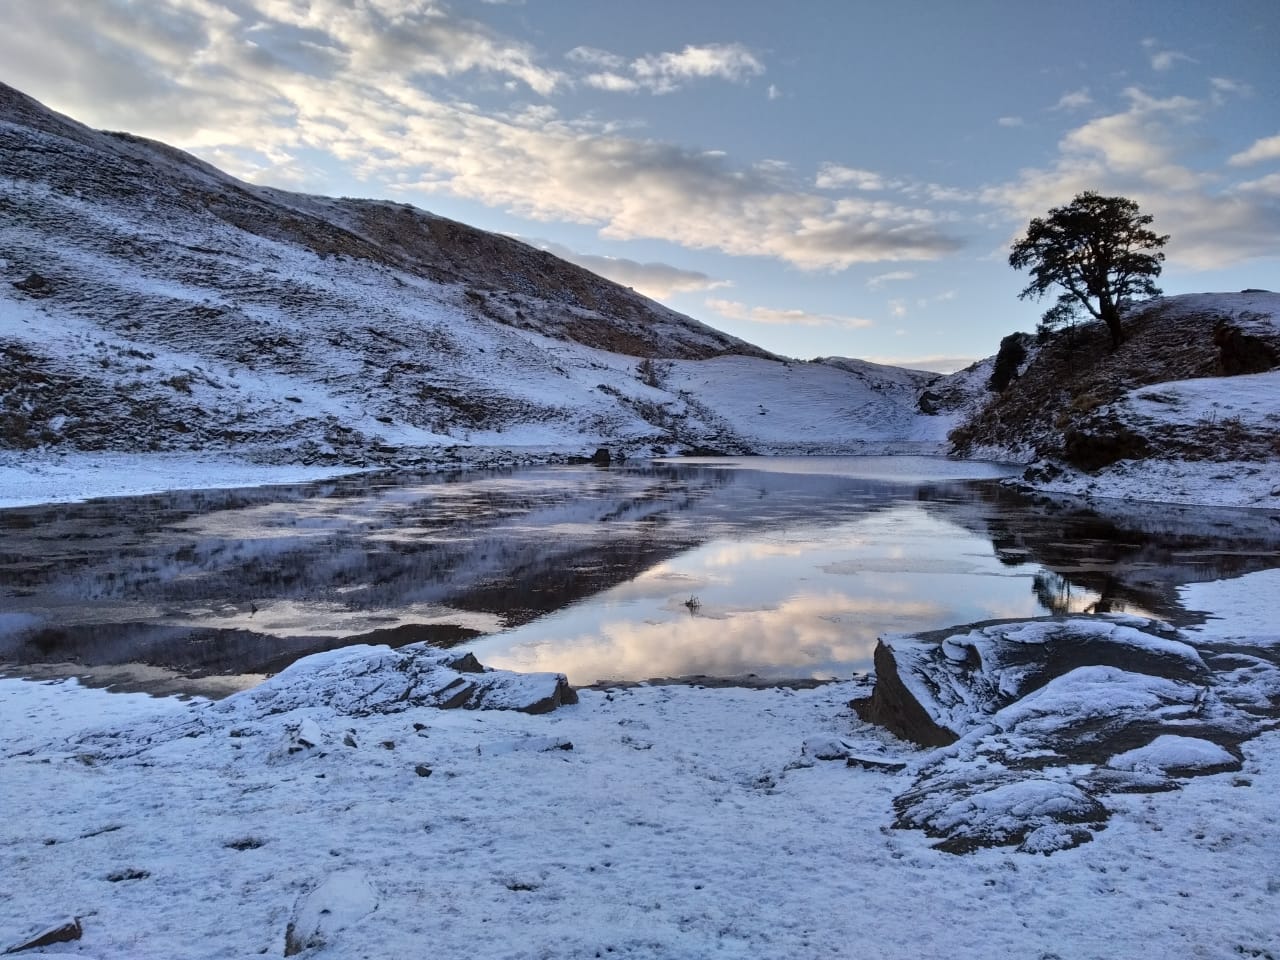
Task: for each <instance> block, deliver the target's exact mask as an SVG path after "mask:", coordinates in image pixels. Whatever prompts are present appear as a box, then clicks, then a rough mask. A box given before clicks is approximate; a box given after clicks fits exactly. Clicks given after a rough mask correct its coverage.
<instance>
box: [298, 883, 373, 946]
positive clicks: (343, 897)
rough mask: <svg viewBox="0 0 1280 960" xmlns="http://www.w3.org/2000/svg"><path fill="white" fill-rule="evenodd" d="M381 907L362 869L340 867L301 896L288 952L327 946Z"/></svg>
mask: <svg viewBox="0 0 1280 960" xmlns="http://www.w3.org/2000/svg"><path fill="white" fill-rule="evenodd" d="M377 909H378V894H377V892H376V891H375V890H374V888H373V884H371V883H370V882H369V878H368V877H367V876H366V875H365V874H364V872H363V871H362V870H338V871H336V872H334V873H331V874H330V875H329V876H328V877H327V878H326V879H325V880H324V881H322V882H321V883H320V884H318V885H317V886H316V887H314V888H313V889H312V890H311V891H309V892H308V893H305V894H303V895H302V896H301V897H299V898H298V902H297V903H296V904H295V905H294V908H293V915H292V916H291V917H290V919H289V925H288V926H287V927H286V928H285V934H284V955H285V956H286V957H292V956H295V955H297V954H299V953H301V952H302V951H303V950H311V949H315V948H318V947H324V946H326V945H328V944H329V943H332V942H333V940H334V939H335V937H337V936H338V935H339V934H341V933H342V932H343V931H344V930H347V929H349V928H350V927H353V926H355V925H356V924H357V923H359V922H360V921H361V920H363V919H364V918H365V917H367V916H368V915H369V914H371V913H373V911H375V910H377Z"/></svg>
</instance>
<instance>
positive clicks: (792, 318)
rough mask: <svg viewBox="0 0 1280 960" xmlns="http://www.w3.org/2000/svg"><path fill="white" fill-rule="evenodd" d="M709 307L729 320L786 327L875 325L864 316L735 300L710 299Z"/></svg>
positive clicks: (857, 327) (854, 328)
mask: <svg viewBox="0 0 1280 960" xmlns="http://www.w3.org/2000/svg"><path fill="white" fill-rule="evenodd" d="M706 305H707V307H709V308H710V309H712V310H714V311H715V312H716V313H718V314H719V315H720V316H722V317H725V318H726V319H728V320H746V321H749V322H750V323H763V324H769V325H776V326H784V327H839V328H843V329H845V330H862V329H865V328H867V327H872V326H875V324H874V322H873V321H871V320H867V319H864V318H862V317H843V316H836V315H834V314H827V313H812V312H810V311H808V310H778V309H774V308H772V307H749V306H747V305H746V304H745V303H738V302H737V301H735V300H718V299H710V300H707V301H706Z"/></svg>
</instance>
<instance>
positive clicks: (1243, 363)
mask: <svg viewBox="0 0 1280 960" xmlns="http://www.w3.org/2000/svg"><path fill="white" fill-rule="evenodd" d="M1213 343H1214V346H1216V347H1217V348H1218V363H1217V372H1218V374H1219V375H1221V376H1224V377H1235V376H1239V375H1241V374H1248V373H1265V372H1266V371H1268V370H1272V369H1274V368H1275V367H1277V366H1280V351H1278V350H1277V349H1276V346H1275V344H1273V343H1269V342H1267V341H1266V340H1264V339H1262V338H1261V337H1255V336H1251V335H1249V334H1247V333H1245V332H1244V331H1242V330H1241V329H1239V328H1238V327H1236V326H1233V325H1232V324H1229V323H1225V322H1223V321H1221V320H1220V321H1218V323H1216V324H1215V325H1214V328H1213Z"/></svg>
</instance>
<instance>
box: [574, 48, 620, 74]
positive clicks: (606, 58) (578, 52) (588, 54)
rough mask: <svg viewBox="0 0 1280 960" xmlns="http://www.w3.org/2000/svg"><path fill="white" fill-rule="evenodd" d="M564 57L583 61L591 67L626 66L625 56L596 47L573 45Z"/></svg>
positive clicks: (617, 67)
mask: <svg viewBox="0 0 1280 960" xmlns="http://www.w3.org/2000/svg"><path fill="white" fill-rule="evenodd" d="M564 56H565V59H566V60H569V61H571V62H573V63H583V64H586V65H588V66H592V67H603V68H605V69H607V70H617V69H619V68H620V67H623V66H626V63H627V61H626V58H625V57H620V56H618V55H617V54H616V53H610V52H609V51H608V50H601V49H599V48H598V47H574V48H573V49H572V50H570V51H569V52H568V53H566V54H565V55H564Z"/></svg>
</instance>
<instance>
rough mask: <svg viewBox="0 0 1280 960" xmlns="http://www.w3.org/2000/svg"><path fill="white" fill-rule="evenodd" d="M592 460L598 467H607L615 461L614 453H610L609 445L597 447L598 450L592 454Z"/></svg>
mask: <svg viewBox="0 0 1280 960" xmlns="http://www.w3.org/2000/svg"><path fill="white" fill-rule="evenodd" d="M591 462H592V463H594V464H595V465H596V466H597V467H607V466H609V464H611V463H613V455H612V454H611V453H609V448H608V447H597V448H596V452H595V453H593V454H592V455H591Z"/></svg>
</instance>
